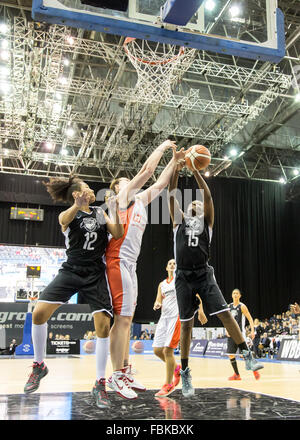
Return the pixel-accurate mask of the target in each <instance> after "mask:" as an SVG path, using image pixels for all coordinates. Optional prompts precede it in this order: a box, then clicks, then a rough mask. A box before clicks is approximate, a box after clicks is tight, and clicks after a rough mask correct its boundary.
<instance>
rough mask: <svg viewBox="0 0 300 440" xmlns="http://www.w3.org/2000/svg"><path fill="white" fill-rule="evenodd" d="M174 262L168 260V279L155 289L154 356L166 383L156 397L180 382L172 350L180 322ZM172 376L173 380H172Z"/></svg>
mask: <svg viewBox="0 0 300 440" xmlns="http://www.w3.org/2000/svg"><path fill="white" fill-rule="evenodd" d="M175 266H176V263H175V260H174V259H173V260H169V261H168V264H167V267H166V270H167V272H168V278H166V279H165V280H164V281H162V282H161V283H160V284H159V286H158V289H157V296H156V300H155V303H154V306H153V309H154V310H158V309H161V315H160V319H159V321H158V323H157V327H156V330H155V335H154V340H153V345H152V347H153V349H154V354H155V355H156V356H157V357H159V358H160V359H161V360H162V361H164V362H165V363H166V381H165V384H164V385H163V386H162V388H161V390H160V391H159V392H158V393H156V394H155V396H156V397H166V396H168V395H169V394H171V393H172V392H173V391H174V390H175V387H176V386H177V385H178V383H179V381H180V373H179V372H180V365H176V360H175V356H174V349H175V348H177V346H178V342H179V339H180V320H179V313H178V305H177V299H176V292H175V279H174V271H175ZM173 376H174V380H173Z"/></svg>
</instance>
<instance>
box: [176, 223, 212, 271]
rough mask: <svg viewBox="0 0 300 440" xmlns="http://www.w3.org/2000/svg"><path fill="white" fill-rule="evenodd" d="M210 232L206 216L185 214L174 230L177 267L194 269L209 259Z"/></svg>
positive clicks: (203, 264)
mask: <svg viewBox="0 0 300 440" xmlns="http://www.w3.org/2000/svg"><path fill="white" fill-rule="evenodd" d="M209 248H210V232H209V227H208V224H207V222H206V220H205V219H204V217H198V216H194V217H191V216H187V215H184V218H183V221H182V223H181V224H180V225H178V226H177V227H176V228H175V230H174V255H175V260H176V266H177V269H180V270H193V269H198V268H201V267H203V266H205V265H206V263H207V261H208V260H209Z"/></svg>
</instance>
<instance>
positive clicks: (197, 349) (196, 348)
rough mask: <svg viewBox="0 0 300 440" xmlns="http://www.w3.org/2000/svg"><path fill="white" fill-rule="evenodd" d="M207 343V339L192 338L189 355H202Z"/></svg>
mask: <svg viewBox="0 0 300 440" xmlns="http://www.w3.org/2000/svg"><path fill="white" fill-rule="evenodd" d="M207 343H208V341H207V339H193V340H192V342H191V349H190V356H203V355H204V354H205V350H206V347H207Z"/></svg>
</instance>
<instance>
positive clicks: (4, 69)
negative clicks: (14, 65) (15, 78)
mask: <svg viewBox="0 0 300 440" xmlns="http://www.w3.org/2000/svg"><path fill="white" fill-rule="evenodd" d="M9 74H10V69H9V68H8V67H1V69H0V75H1V76H8V75H9Z"/></svg>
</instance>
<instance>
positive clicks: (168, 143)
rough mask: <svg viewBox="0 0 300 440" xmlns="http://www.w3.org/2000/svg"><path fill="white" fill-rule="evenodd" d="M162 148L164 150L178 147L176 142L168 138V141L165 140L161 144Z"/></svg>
mask: <svg viewBox="0 0 300 440" xmlns="http://www.w3.org/2000/svg"><path fill="white" fill-rule="evenodd" d="M160 148H162V149H163V151H166V150H168V149H169V148H175V149H176V144H175V142H174V141H170V139H167V140H166V141H164V142H163V143H162V144H161V145H160Z"/></svg>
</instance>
